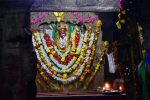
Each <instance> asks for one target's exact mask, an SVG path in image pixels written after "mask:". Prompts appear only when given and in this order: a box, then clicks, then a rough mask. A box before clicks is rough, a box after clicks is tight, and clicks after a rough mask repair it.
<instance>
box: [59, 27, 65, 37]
mask: <svg viewBox="0 0 150 100" xmlns="http://www.w3.org/2000/svg"><path fill="white" fill-rule="evenodd" d="M65 36H66V31H65V29H61V30H60V37H61V38H64V37H65Z"/></svg>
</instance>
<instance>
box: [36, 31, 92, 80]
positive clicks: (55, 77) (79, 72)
mask: <svg viewBox="0 0 150 100" xmlns="http://www.w3.org/2000/svg"><path fill="white" fill-rule="evenodd" d="M36 34H37V39H36V40H37V41H39V44H41V43H42V41H41V39H40V36H39V34H38V33H36ZM92 38H93V37H92ZM33 40H34V38H33ZM91 40H92V39H91ZM90 43H92V42H90ZM33 45H34V46H36V43H35V42H34V41H33ZM84 47H86V46H83V47H82V49H83V48H84ZM39 48H40V49H41V52H42V54H44V57H45V58H43V59H45V60H43V62H45V61H46V63H47V64H49V66H50V62H49V60H48V58H47V57H46V56H45V55H46V54H45V52H44V50H43V47H42V46H40V47H39ZM36 53H37V56H38V59H39V61H40V62H42V60H41V59H40V56H41V55H40V54H39V53H38V52H37V51H36ZM90 53H91V52H90V50H87V54H86V57H85V58H86V59H85V60H84V63H83V64H82V65H81V67H80V69H79V70H78V71H77V72H76V73H75V74H74V75H75V76H76V77H77V76H80V75H81V73H82V71H83V69H84V66H85V63H86V62H87V61H88V59H89V55H90ZM82 54H83V53H82ZM80 57H81V56H80ZM41 65H42V67H43V69H44V70H46V72H47V73H49V74H52V73H51V71H50V70H48V69H47V68H46V67H45V66H46V65H44V63H41ZM75 76H72V77H70V78H68V79H63V78H60V77H57V76H56V75H52V77H53V78H54V79H56V80H58V81H62V82H68V81H72V80H74V79H76V77H75Z"/></svg>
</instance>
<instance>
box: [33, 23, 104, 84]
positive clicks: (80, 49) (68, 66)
mask: <svg viewBox="0 0 150 100" xmlns="http://www.w3.org/2000/svg"><path fill="white" fill-rule="evenodd" d="M66 27H67V24H66ZM72 27H73V26H72ZM100 27H101V22H100V21H98V25H97V29H96V32H95V33H93V32H92V28H91V27H89V29H88V30H87V31H86V32H85V33H84V34H83V33H81V31H80V30H78V28H77V26H75V27H74V30H73V31H71V32H70V33H68V32H69V31H68V29H67V32H66V34H67V37H68V41H67V44H68V45H67V46H66V48H65V51H61V48H58V46H59V43H58V38H56V39H53V37H52V34H53V33H54V32H55V31H54V30H55V29H56V28H53V27H52V26H50V29H49V32H42V31H35V32H34V34H33V37H32V41H33V46H34V48H35V52H36V54H37V58H38V61H39V63H38V66H41V67H38V69H39V73H40V75H41V76H42V77H43V78H44V80H45V81H47V83H48V84H50V82H48V80H49V78H53V80H56V81H60V82H62V83H65V84H68V83H70V82H73V81H75V80H77V79H79V78H80V81H83V80H84V78H85V75H86V74H87V73H89V71H90V65H91V61H92V60H93V57H94V53H95V48H96V41H97V39H98V34H99V32H98V31H99V29H100ZM56 32H57V29H56ZM56 34H58V33H56ZM69 34H71V35H69ZM69 36H70V37H69ZM58 37H59V36H58ZM71 40H72V41H71ZM56 41H57V43H56ZM105 50H106V48H105V49H104V50H103V52H102V55H104V52H105ZM100 58H101V59H100V61H99V62H98V64H97V65H96V68H95V71H94V73H93V74H92V76H91V78H90V80H89V82H88V83H90V81H91V80H92V79H93V77H94V76H95V75H96V73H97V70H99V67H100V64H101V61H102V58H103V57H102V56H101V57H100ZM44 73H45V74H44ZM46 75H47V76H46Z"/></svg>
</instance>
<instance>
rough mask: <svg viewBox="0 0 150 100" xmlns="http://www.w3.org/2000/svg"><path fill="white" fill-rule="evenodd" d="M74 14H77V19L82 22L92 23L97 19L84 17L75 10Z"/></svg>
mask: <svg viewBox="0 0 150 100" xmlns="http://www.w3.org/2000/svg"><path fill="white" fill-rule="evenodd" d="M72 15H73V16H75V17H76V19H78V20H79V21H80V22H83V23H92V22H95V21H96V20H97V17H90V18H84V17H82V16H81V15H80V14H79V13H78V12H73V13H72Z"/></svg>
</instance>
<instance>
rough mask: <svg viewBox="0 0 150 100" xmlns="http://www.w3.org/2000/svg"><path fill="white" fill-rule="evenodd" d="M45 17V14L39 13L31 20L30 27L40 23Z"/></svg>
mask: <svg viewBox="0 0 150 100" xmlns="http://www.w3.org/2000/svg"><path fill="white" fill-rule="evenodd" d="M45 16H46V13H45V12H40V13H39V14H38V16H37V17H36V18H34V19H32V20H31V25H34V24H36V23H38V22H40V21H41V20H42V19H43V18H44V17H45Z"/></svg>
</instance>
